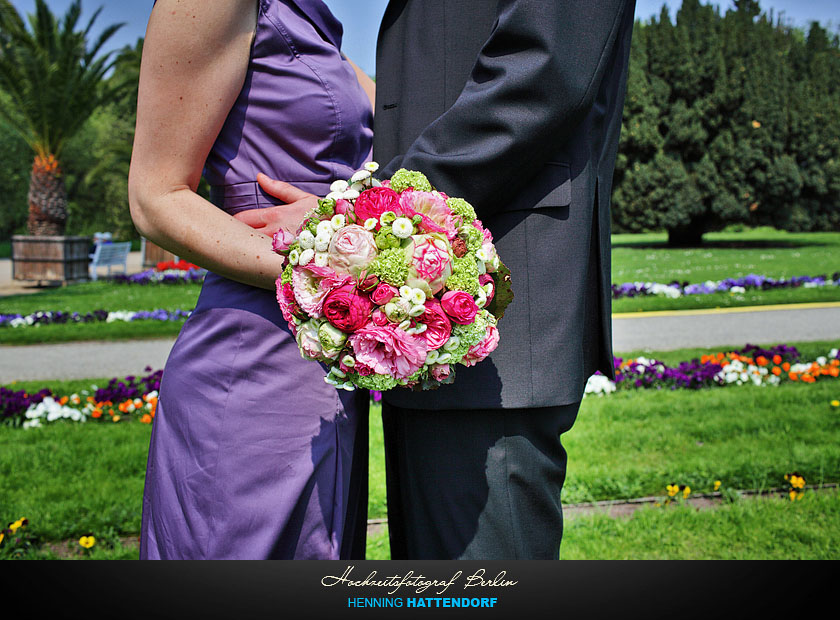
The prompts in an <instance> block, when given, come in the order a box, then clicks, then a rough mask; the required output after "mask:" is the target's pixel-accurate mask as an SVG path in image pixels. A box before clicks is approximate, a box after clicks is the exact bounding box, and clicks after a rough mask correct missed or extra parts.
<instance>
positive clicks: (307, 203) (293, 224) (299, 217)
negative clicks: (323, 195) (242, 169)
mask: <svg viewBox="0 0 840 620" xmlns="http://www.w3.org/2000/svg"><path fill="white" fill-rule="evenodd" d="M257 183H259V184H260V187H261V188H262V189H263V191H265V192H266V193H267V194H270V195H271V196H274V197H275V198H279V199H280V200H282V201H283V202H285V203H286V204H284V205H279V206H276V207H266V208H264V209H249V210H248V211H241V212H239V213H237V214H236V215H234V216H233V217H235V218H236V219H237V220H239V221H240V222H243V223H245V224H247V225H248V226H250V227H251V228H253V229H255V230H256V231H258V232H260V233H262V234H264V235H268V236H269V237H272V236H274V233H276V232H277V231H278V230H281V229H282V230H285V231H286V232H288V233H291V234H293V235H296V234H297V231H298V228H299V227H300V223H301V221H303V218H304V216H305V215H306V214H307V213H308V212H309V211H311V210H312V209H314V208H315V207H317V206H318V197H317V196H315V195H314V194H309V193H307V192H305V191H303V190H301V189H298V188H297V187H295V186H294V185H290V184H289V183H286V182H284V181H278V180H276V179H272V178H271V177H269V176H267V175H265V174H263V173H262V172H260V173H259V174H258V175H257Z"/></svg>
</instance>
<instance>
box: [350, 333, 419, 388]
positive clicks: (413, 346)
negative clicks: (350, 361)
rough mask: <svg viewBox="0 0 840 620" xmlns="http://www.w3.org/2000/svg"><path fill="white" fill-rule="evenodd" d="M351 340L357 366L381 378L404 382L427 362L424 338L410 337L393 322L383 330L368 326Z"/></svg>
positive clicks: (412, 335) (410, 335) (414, 335)
mask: <svg viewBox="0 0 840 620" xmlns="http://www.w3.org/2000/svg"><path fill="white" fill-rule="evenodd" d="M349 340H350V345H351V346H352V347H353V353H354V354H355V357H356V362H357V364H358V363H361V364H362V365H363V366H366V367H368V368H370V369H371V370H373V372H375V373H377V374H380V375H386V376H390V377H395V378H397V379H401V380H405V379H407V378H408V377H410V376H411V375H413V374H414V373H415V372H417V371H418V370H420V368H421V367H422V366H423V364H424V362H425V361H426V340H425V339H424V338H423V336H422V335H416V334H408V333H406V332H404V331H403V330H401V329H399V328H398V327H396V326H395V325H394V324H393V323H389V324H388V325H384V326H382V327H379V326H377V325H368V326H366V327H363V328H362V329H360V330H358V331H357V332H355V333H353V334H352V335H351V336H350V338H349Z"/></svg>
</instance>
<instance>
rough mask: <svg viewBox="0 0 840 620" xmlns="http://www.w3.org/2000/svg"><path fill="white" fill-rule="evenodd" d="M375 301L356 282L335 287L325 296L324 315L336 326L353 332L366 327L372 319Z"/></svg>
mask: <svg viewBox="0 0 840 620" xmlns="http://www.w3.org/2000/svg"><path fill="white" fill-rule="evenodd" d="M372 310H373V302H372V301H371V300H370V297H368V296H367V295H365V294H364V293H362V292H360V291H359V290H358V289H357V288H356V285H355V284H344V285H343V286H339V287H338V288H334V289H333V290H332V291H330V292H329V293H328V294H327V296H326V297H325V298H324V304H323V312H324V317H325V318H326V319H327V320H328V321H329V322H330V323H331V324H332V325H334V326H335V327H337V328H338V329H340V330H341V331H343V332H346V333H352V332H354V331H356V330H357V329H359V328H361V327H364V326H365V325H366V324H367V323H368V320H369V319H370V313H371V311H372Z"/></svg>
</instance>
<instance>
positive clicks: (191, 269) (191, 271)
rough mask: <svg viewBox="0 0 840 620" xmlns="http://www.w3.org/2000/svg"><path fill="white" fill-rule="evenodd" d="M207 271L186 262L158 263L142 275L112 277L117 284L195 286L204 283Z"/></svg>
mask: <svg viewBox="0 0 840 620" xmlns="http://www.w3.org/2000/svg"><path fill="white" fill-rule="evenodd" d="M205 275H207V270H206V269H202V268H200V267H198V266H196V265H193V264H192V263H188V262H186V261H178V262H177V263H175V262H172V261H168V262H165V263H158V264H157V267H155V268H154V269H147V270H146V271H141V272H140V273H133V274H124V273H117V274H114V275H112V276H111V277H110V281H111V282H114V283H116V284H141V285H146V284H194V283H201V282H203V281H204V276H205Z"/></svg>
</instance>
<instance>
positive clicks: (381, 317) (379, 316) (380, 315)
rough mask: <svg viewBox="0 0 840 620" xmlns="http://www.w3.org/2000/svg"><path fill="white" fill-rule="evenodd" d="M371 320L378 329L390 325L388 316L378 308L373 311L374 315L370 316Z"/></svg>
mask: <svg viewBox="0 0 840 620" xmlns="http://www.w3.org/2000/svg"><path fill="white" fill-rule="evenodd" d="M370 320H371V321H372V322H373V324H374V325H376V326H377V327H382V326H383V325H387V324H388V316H387V315H386V314H385V313H384V312H382V310H379V309H378V308H377V309H376V310H374V311H373V314H371V315H370Z"/></svg>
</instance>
